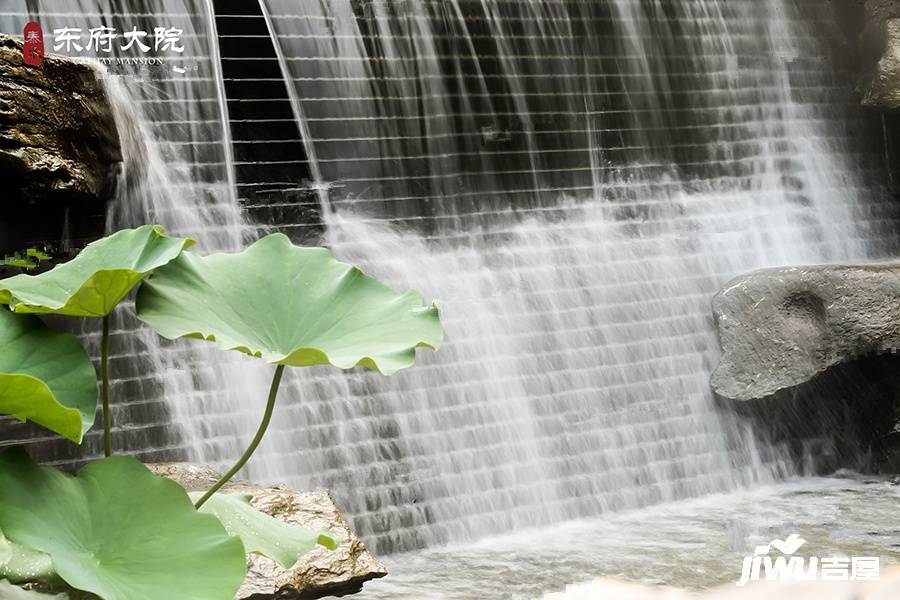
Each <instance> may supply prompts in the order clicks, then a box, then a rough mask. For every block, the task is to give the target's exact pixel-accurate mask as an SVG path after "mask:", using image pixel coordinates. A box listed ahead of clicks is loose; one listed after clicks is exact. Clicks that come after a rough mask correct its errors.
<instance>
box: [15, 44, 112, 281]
mask: <svg viewBox="0 0 900 600" xmlns="http://www.w3.org/2000/svg"><path fill="white" fill-rule="evenodd" d="M121 160H122V156H121V151H120V143H119V137H118V133H117V130H116V124H115V121H114V119H113V111H112V110H111V108H110V105H109V102H108V98H107V96H106V94H105V92H104V89H103V85H102V82H100V81H99V80H98V71H97V70H96V69H95V68H94V67H93V66H92V65H91V64H89V63H86V62H79V61H75V60H72V59H68V58H64V57H60V56H49V55H48V56H45V57H44V61H43V64H42V65H41V66H40V67H30V66H27V65H25V64H24V62H23V58H22V42H21V41H19V40H18V39H16V38H12V37H9V36H6V35H0V182H2V192H3V202H4V207H5V209H6V210H5V211H4V216H3V217H0V258H2V257H3V256H4V255H5V254H11V253H13V252H18V251H22V250H25V249H26V248H28V247H31V246H36V247H46V244H47V243H51V244H62V246H64V247H63V248H59V249H58V250H60V252H64V251H67V248H66V246H68V245H69V244H71V245H81V244H83V243H87V242H90V241H92V240H94V239H97V238H98V237H100V236H101V235H103V232H104V225H105V221H106V219H105V213H106V200H107V199H108V196H109V195H111V193H112V191H113V190H112V185H111V184H112V182H113V181H114V174H115V172H116V171H117V169H118V163H119V162H120V161H121ZM61 240H62V242H61ZM5 275H6V274H3V273H0V276H5Z"/></svg>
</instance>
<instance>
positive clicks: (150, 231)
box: [0, 225, 194, 317]
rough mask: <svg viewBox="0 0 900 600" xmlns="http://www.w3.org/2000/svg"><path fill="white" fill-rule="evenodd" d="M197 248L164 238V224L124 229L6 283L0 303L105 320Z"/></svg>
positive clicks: (186, 241) (1, 288)
mask: <svg viewBox="0 0 900 600" xmlns="http://www.w3.org/2000/svg"><path fill="white" fill-rule="evenodd" d="M193 243H194V241H193V240H189V239H182V238H172V237H168V236H166V235H163V229H162V227H160V226H159V225H144V226H143V227H139V228H137V229H123V230H122V231H119V232H117V233H115V234H113V235H111V236H109V237H105V238H103V239H100V240H97V241H96V242H93V243H91V244H88V245H87V247H85V249H84V250H82V251H81V252H80V253H79V254H78V256H76V257H75V258H73V259H72V260H70V261H68V262H66V263H63V264H61V265H57V266H56V267H54V268H53V269H51V270H50V271H47V272H46V273H41V274H40V275H26V274H24V273H23V274H19V275H15V276H13V277H9V278H7V279H3V280H0V304H9V305H10V308H11V309H12V310H14V311H15V312H20V313H41V314H59V315H69V316H74V317H105V316H106V315H108V314H109V313H111V312H112V311H113V309H114V308H115V307H116V305H117V304H118V303H119V302H121V300H122V298H124V297H125V296H126V295H127V294H128V292H130V291H131V290H132V289H133V288H134V286H135V285H137V284H138V283H140V281H141V280H142V279H143V278H144V277H146V276H147V275H148V274H150V273H151V272H152V271H153V270H154V269H156V268H158V267H161V266H162V265H164V264H166V263H168V262H169V261H170V260H172V259H173V258H175V257H176V256H178V255H179V254H181V251H182V250H183V249H185V248H187V247H189V246H191V245H192V244H193Z"/></svg>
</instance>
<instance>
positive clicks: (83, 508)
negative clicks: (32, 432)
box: [0, 448, 246, 600]
mask: <svg viewBox="0 0 900 600" xmlns="http://www.w3.org/2000/svg"><path fill="white" fill-rule="evenodd" d="M0 528H2V530H3V531H4V533H5V534H6V535H7V536H8V537H9V539H10V540H11V541H13V542H15V543H18V544H22V545H25V546H28V547H29V548H34V549H36V550H39V551H41V552H46V553H47V554H49V555H50V557H51V559H52V560H53V566H54V568H55V570H56V572H57V573H58V574H59V576H60V577H62V579H64V580H65V581H66V583H68V584H69V585H70V586H72V587H73V588H76V589H79V590H84V591H87V592H91V593H93V594H96V595H98V596H100V597H101V598H104V599H106V600H171V599H172V598H178V599H179V600H217V599H221V600H231V598H233V597H234V594H235V592H236V591H237V589H238V587H239V586H240V584H241V582H242V581H243V579H244V573H245V569H246V566H245V562H244V550H243V547H242V546H241V542H240V540H239V539H237V538H233V537H230V536H229V535H228V534H227V532H226V531H225V529H224V527H222V524H221V523H219V522H218V520H216V518H215V517H214V516H212V515H204V514H200V513H198V512H197V511H196V510H194V508H193V506H192V505H191V502H190V498H188V495H187V492H185V491H184V489H183V488H181V487H180V486H179V485H178V484H177V483H175V482H174V481H170V480H167V479H163V478H161V477H156V476H155V475H153V474H152V473H150V471H149V470H147V468H146V467H145V466H144V465H142V464H141V463H139V462H138V461H136V460H134V459H132V458H128V457H124V456H114V457H111V458H105V459H103V460H100V461H97V462H94V463H91V464H89V465H88V466H86V467H84V468H83V469H81V471H80V472H79V473H78V475H77V476H71V475H67V474H64V473H62V472H60V471H58V470H56V469H53V468H51V467H45V466H39V465H37V464H35V463H34V462H33V461H32V460H31V459H30V458H29V457H28V455H27V454H26V453H25V451H24V450H23V449H21V448H11V449H9V450H6V451H4V452H3V453H0Z"/></svg>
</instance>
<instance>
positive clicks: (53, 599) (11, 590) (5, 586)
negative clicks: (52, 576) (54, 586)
mask: <svg viewBox="0 0 900 600" xmlns="http://www.w3.org/2000/svg"><path fill="white" fill-rule="evenodd" d="M0 598H2V599H3V600H68V598H69V595H68V594H44V593H42V592H33V591H31V590H23V589H22V588H20V587H18V586H16V585H13V584H12V583H10V582H8V581H6V580H5V579H0Z"/></svg>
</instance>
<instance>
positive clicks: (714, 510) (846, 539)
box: [358, 473, 900, 600]
mask: <svg viewBox="0 0 900 600" xmlns="http://www.w3.org/2000/svg"><path fill="white" fill-rule="evenodd" d="M898 508H900V480H898V479H894V480H887V479H877V478H867V477H862V476H858V475H855V474H849V473H848V474H841V475H839V476H835V477H829V478H815V479H802V480H797V481H792V482H787V483H782V484H778V485H772V486H768V487H761V488H756V489H753V490H744V491H739V492H734V493H730V494H718V495H712V496H706V497H702V498H696V499H692V500H687V501H682V502H676V503H671V504H665V505H659V506H653V507H650V508H646V509H642V510H638V511H633V512H627V513H620V514H615V515H610V516H608V517H606V518H599V519H592V520H581V521H575V522H570V523H565V524H563V525H559V526H556V527H553V528H541V529H534V530H528V531H522V532H519V533H516V534H515V535H506V536H502V537H494V538H491V539H486V540H482V541H479V542H476V543H473V544H469V545H457V546H452V547H442V548H433V549H428V550H424V551H419V552H414V553H413V552H411V553H405V554H397V555H391V556H387V557H385V559H384V562H385V564H386V565H387V567H388V570H389V571H390V573H391V574H390V575H389V576H388V577H387V578H385V579H383V580H381V581H375V582H370V583H368V584H366V588H365V591H364V592H363V593H362V594H361V595H359V596H358V597H359V598H365V599H367V600H369V599H388V598H390V599H400V598H417V599H448V600H449V599H457V598H459V599H462V598H465V599H467V600H468V599H473V598H535V597H540V596H541V595H543V594H544V593H547V592H554V591H561V590H563V589H564V588H565V586H566V584H569V583H574V582H580V581H586V580H590V579H593V578H594V577H597V576H612V577H618V578H622V579H627V580H633V581H641V582H644V583H655V584H665V585H673V586H678V587H684V588H690V589H704V588H710V587H714V586H716V585H720V584H725V583H731V582H736V581H737V580H738V579H739V577H740V573H741V561H742V559H743V557H744V556H746V555H748V554H752V553H753V548H754V547H755V546H757V545H763V544H767V543H769V542H770V541H771V540H772V539H774V538H781V539H784V538H785V537H787V536H788V535H790V534H792V533H798V534H800V535H801V537H802V538H803V539H805V540H806V543H805V544H804V545H803V546H802V547H801V548H800V549H799V550H798V551H797V552H796V555H798V556H804V557H810V556H818V557H831V556H879V557H880V558H881V568H882V569H884V568H886V567H887V566H888V565H891V564H896V563H898V562H900V510H898Z"/></svg>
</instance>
